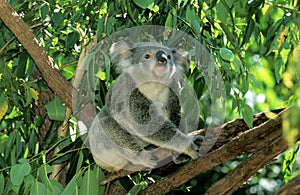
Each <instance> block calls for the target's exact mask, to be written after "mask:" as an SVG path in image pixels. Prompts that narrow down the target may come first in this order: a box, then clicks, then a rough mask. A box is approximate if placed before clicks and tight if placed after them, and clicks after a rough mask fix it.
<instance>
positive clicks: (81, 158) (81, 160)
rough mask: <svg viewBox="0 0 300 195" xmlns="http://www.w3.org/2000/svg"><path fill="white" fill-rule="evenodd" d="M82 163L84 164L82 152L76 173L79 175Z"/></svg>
mask: <svg viewBox="0 0 300 195" xmlns="http://www.w3.org/2000/svg"><path fill="white" fill-rule="evenodd" d="M82 162H83V153H82V151H80V152H79V158H78V161H77V166H76V173H78V171H79V170H80V168H81V165H82Z"/></svg>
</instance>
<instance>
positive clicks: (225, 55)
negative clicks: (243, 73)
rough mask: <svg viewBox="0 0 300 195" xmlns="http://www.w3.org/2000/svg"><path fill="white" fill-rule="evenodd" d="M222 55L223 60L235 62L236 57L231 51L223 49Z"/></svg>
mask: <svg viewBox="0 0 300 195" xmlns="http://www.w3.org/2000/svg"><path fill="white" fill-rule="evenodd" d="M220 55H221V58H222V59H223V60H226V61H229V62H232V61H234V55H233V53H232V51H231V50H230V49H227V48H221V49H220Z"/></svg>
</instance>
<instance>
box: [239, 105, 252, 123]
mask: <svg viewBox="0 0 300 195" xmlns="http://www.w3.org/2000/svg"><path fill="white" fill-rule="evenodd" d="M241 109H242V116H243V118H244V121H245V122H246V124H247V126H248V127H249V128H252V127H253V111H252V109H251V107H250V106H249V105H247V104H245V103H243V104H242V108H241Z"/></svg>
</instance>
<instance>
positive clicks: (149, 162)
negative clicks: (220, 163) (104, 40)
mask: <svg viewBox="0 0 300 195" xmlns="http://www.w3.org/2000/svg"><path fill="white" fill-rule="evenodd" d="M110 57H111V60H112V63H113V64H115V66H116V69H117V71H118V72H119V74H120V76H119V77H118V78H117V79H116V81H115V83H114V84H113V85H112V86H111V88H110V89H109V92H108V95H107V97H106V105H105V107H104V108H103V109H102V110H101V112H100V113H99V114H98V115H97V117H96V118H95V119H94V121H93V124H92V126H91V128H90V131H89V142H90V148H91V152H92V154H93V157H94V159H95V162H96V163H97V164H98V165H99V166H101V167H102V168H104V169H106V170H108V171H118V170H120V169H122V168H126V169H130V166H134V165H140V166H141V167H142V168H148V169H152V168H154V167H156V166H157V163H158V162H157V159H156V157H155V155H154V152H155V149H151V148H165V149H170V150H172V151H173V152H174V153H176V154H180V153H183V154H185V155H188V156H189V157H190V158H192V159H196V158H198V157H199V153H198V147H197V146H196V145H195V144H194V143H193V139H194V137H192V136H188V135H187V132H186V128H185V125H184V122H182V118H181V106H180V102H179V98H178V97H179V90H180V88H181V86H180V82H181V81H182V79H183V69H184V68H185V66H187V64H186V63H187V53H186V52H184V51H182V50H174V49H170V48H168V47H165V46H163V45H160V44H158V43H148V42H147V43H137V44H133V43H129V42H125V41H121V42H117V43H114V44H113V45H112V46H111V48H110Z"/></svg>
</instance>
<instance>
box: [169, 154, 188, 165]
mask: <svg viewBox="0 0 300 195" xmlns="http://www.w3.org/2000/svg"><path fill="white" fill-rule="evenodd" d="M190 160H191V157H189V156H188V155H185V154H180V155H179V156H177V157H175V156H173V162H174V163H175V164H181V163H186V162H188V161H190Z"/></svg>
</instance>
